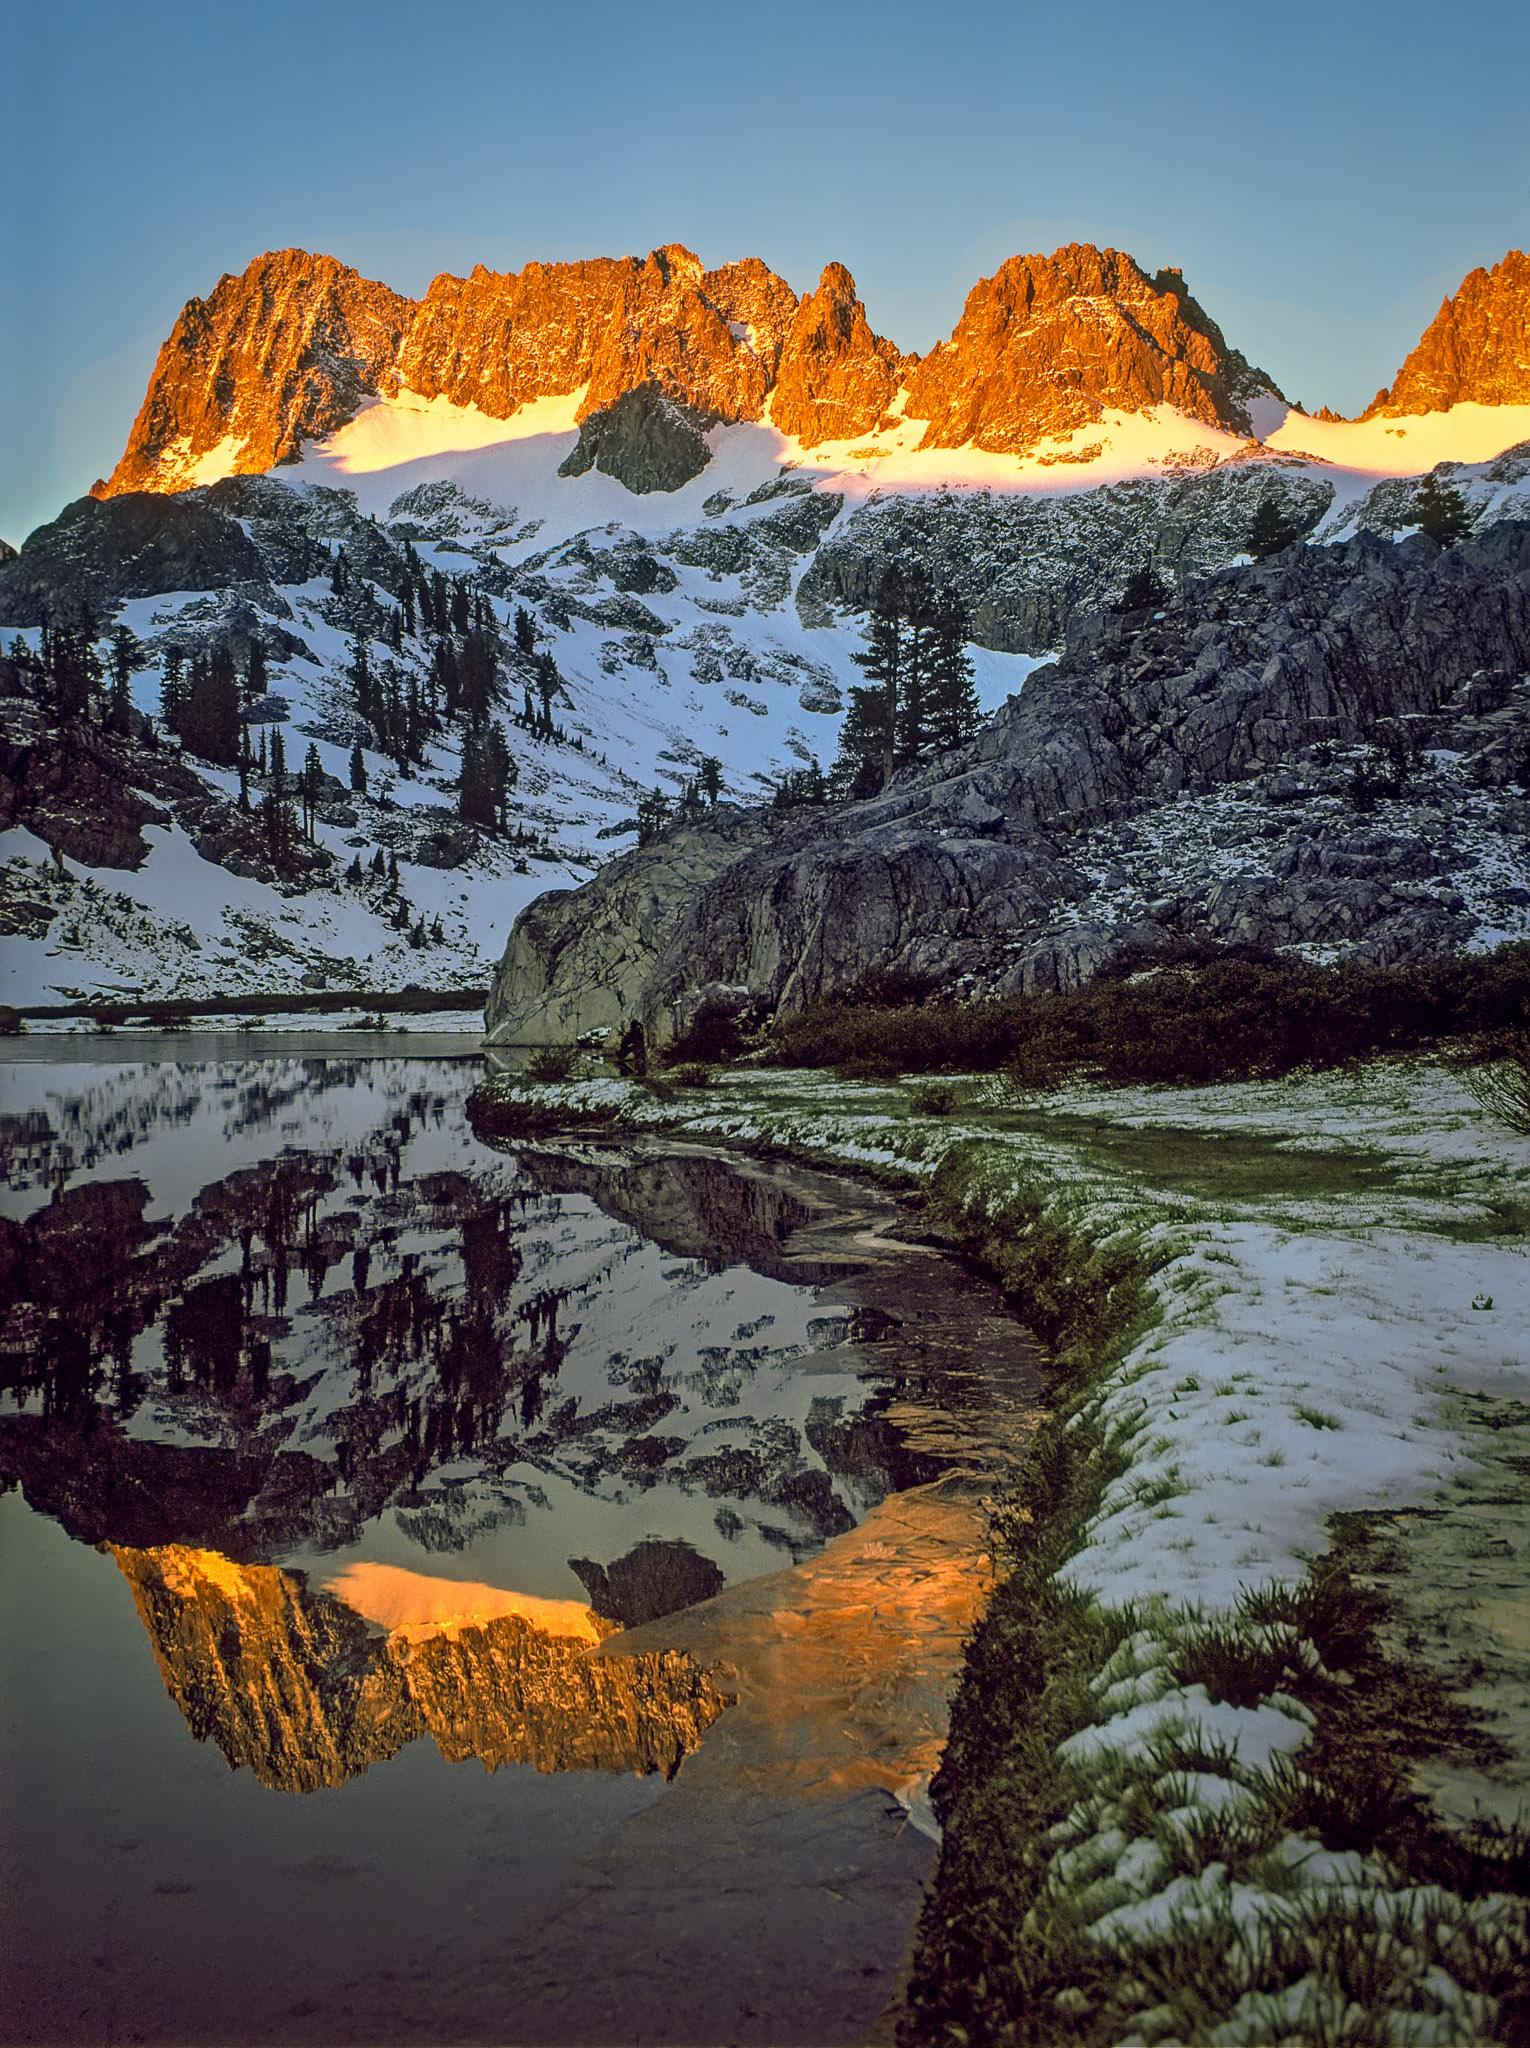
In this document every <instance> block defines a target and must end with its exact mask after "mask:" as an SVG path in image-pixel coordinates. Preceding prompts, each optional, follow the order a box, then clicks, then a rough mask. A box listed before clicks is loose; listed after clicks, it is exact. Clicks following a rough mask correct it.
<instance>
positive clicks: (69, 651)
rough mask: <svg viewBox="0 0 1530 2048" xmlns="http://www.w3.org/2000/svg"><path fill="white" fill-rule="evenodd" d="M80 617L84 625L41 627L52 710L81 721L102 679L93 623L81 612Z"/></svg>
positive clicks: (61, 715)
mask: <svg viewBox="0 0 1530 2048" xmlns="http://www.w3.org/2000/svg"><path fill="white" fill-rule="evenodd" d="M81 616H82V619H83V620H84V623H82V624H79V625H75V626H44V628H43V636H42V652H43V666H44V668H45V670H46V673H47V677H48V683H49V686H50V688H51V690H52V694H53V708H54V710H55V711H56V712H57V714H58V716H59V717H60V718H83V717H84V716H85V714H86V712H87V711H88V710H89V709H90V698H91V692H92V691H93V690H94V689H95V688H96V687H97V686H98V685H99V683H100V680H101V660H100V656H99V655H98V654H97V653H96V650H95V642H94V632H93V622H92V621H91V620H90V617H89V614H88V613H86V612H84V611H83V610H82V614H81Z"/></svg>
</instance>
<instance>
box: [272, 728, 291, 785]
mask: <svg viewBox="0 0 1530 2048" xmlns="http://www.w3.org/2000/svg"><path fill="white" fill-rule="evenodd" d="M271 784H272V787H273V788H274V789H277V790H280V791H283V792H285V790H286V787H287V743H286V741H285V740H284V739H283V738H282V729H281V727H280V726H279V725H273V726H272V728H271Z"/></svg>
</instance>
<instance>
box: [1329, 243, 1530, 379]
mask: <svg viewBox="0 0 1530 2048" xmlns="http://www.w3.org/2000/svg"><path fill="white" fill-rule="evenodd" d="M1463 404H1475V405H1526V404H1530V255H1526V253H1525V252H1524V250H1522V249H1510V250H1509V252H1508V253H1507V255H1505V256H1504V258H1503V260H1502V261H1501V262H1499V263H1495V264H1494V265H1493V267H1492V269H1491V270H1484V269H1482V268H1480V267H1479V268H1478V269H1476V270H1473V271H1470V272H1469V273H1468V274H1467V276H1466V277H1464V278H1463V279H1462V280H1461V286H1460V289H1459V290H1458V291H1457V292H1456V294H1455V296H1454V297H1453V298H1445V299H1443V300H1442V301H1441V302H1440V310H1439V312H1438V313H1436V314H1435V316H1434V318H1433V320H1431V321H1430V323H1429V325H1428V326H1427V327H1426V328H1425V330H1424V332H1423V334H1422V336H1421V337H1420V339H1419V344H1418V347H1417V348H1415V349H1414V350H1413V352H1412V354H1411V355H1410V356H1409V357H1408V359H1407V361H1406V362H1405V363H1404V364H1403V366H1402V368H1401V369H1400V370H1399V371H1398V373H1397V378H1396V381H1395V383H1394V384H1393V385H1392V387H1391V389H1390V390H1387V389H1386V388H1385V387H1383V388H1382V389H1381V390H1380V391H1378V392H1377V393H1376V396H1375V397H1374V398H1373V399H1372V400H1371V402H1370V404H1369V405H1368V406H1367V407H1366V409H1365V411H1364V412H1363V413H1362V414H1361V415H1360V417H1361V418H1362V419H1367V420H1369V419H1375V418H1376V417H1377V416H1378V415H1382V416H1384V417H1386V418H1389V419H1393V418H1398V417H1401V416H1404V415H1408V414H1415V413H1429V412H1449V410H1450V409H1451V407H1452V406H1453V405H1463Z"/></svg>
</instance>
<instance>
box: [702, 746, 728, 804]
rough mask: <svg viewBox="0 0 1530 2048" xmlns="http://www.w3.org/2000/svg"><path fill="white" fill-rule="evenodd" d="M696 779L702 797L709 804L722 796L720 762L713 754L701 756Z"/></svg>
mask: <svg viewBox="0 0 1530 2048" xmlns="http://www.w3.org/2000/svg"><path fill="white" fill-rule="evenodd" d="M698 779H699V781H700V783H701V791H702V795H703V796H705V798H706V800H707V802H708V803H709V804H715V803H716V802H717V799H718V798H719V797H720V796H721V795H722V762H721V761H719V760H718V758H717V756H716V755H715V754H703V755H702V757H701V768H700V771H699V776H698Z"/></svg>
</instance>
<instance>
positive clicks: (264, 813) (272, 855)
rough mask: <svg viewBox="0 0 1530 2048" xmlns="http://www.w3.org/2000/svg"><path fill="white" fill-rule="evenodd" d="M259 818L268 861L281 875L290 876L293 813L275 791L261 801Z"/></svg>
mask: <svg viewBox="0 0 1530 2048" xmlns="http://www.w3.org/2000/svg"><path fill="white" fill-rule="evenodd" d="M258 817H259V823H260V832H261V840H262V843H263V844H264V847H265V853H266V859H267V860H268V861H269V862H270V863H271V865H272V867H274V868H275V869H276V872H277V873H278V874H279V875H285V874H289V873H290V872H291V870H292V866H293V860H292V837H293V835H292V812H291V811H290V810H289V809H288V807H287V805H286V804H284V803H283V802H282V800H281V798H280V797H279V796H278V795H277V794H276V792H275V791H274V790H268V791H267V792H266V794H265V795H264V796H263V797H262V798H261V800H260V811H259V813H258Z"/></svg>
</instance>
